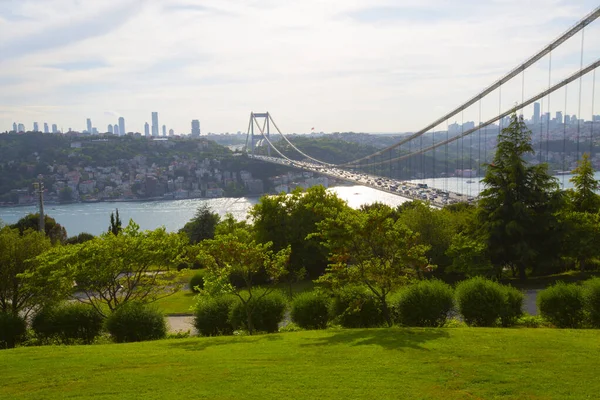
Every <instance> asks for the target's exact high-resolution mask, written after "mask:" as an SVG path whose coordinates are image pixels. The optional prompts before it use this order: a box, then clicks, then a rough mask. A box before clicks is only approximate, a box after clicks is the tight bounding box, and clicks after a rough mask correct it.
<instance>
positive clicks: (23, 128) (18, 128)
mask: <svg viewBox="0 0 600 400" xmlns="http://www.w3.org/2000/svg"><path fill="white" fill-rule="evenodd" d="M17 132H25V125H23V124H19V125H17Z"/></svg>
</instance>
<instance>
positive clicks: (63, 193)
mask: <svg viewBox="0 0 600 400" xmlns="http://www.w3.org/2000/svg"><path fill="white" fill-rule="evenodd" d="M58 201H59V202H61V203H69V202H71V201H73V189H71V188H70V187H68V186H67V187H65V188H62V189H61V190H60V192H58Z"/></svg>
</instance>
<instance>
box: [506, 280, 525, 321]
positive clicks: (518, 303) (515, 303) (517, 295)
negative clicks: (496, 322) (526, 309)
mask: <svg viewBox="0 0 600 400" xmlns="http://www.w3.org/2000/svg"><path fill="white" fill-rule="evenodd" d="M501 287H502V290H503V292H504V307H502V309H501V310H500V322H501V323H502V326H504V327H507V326H513V325H515V324H516V323H517V320H518V319H519V318H521V316H522V315H523V301H524V300H525V295H523V292H521V291H520V290H519V289H516V288H514V287H512V286H501Z"/></svg>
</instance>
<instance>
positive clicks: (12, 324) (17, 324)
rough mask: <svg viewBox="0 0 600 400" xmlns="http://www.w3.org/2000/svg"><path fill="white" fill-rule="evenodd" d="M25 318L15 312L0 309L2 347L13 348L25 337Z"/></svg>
mask: <svg viewBox="0 0 600 400" xmlns="http://www.w3.org/2000/svg"><path fill="white" fill-rule="evenodd" d="M26 330H27V325H26V323H25V320H24V319H23V318H22V317H20V316H18V315H15V314H11V313H7V312H4V311H0V349H12V348H13V347H15V345H17V344H19V343H21V341H22V340H23V338H24V337H25V333H26Z"/></svg>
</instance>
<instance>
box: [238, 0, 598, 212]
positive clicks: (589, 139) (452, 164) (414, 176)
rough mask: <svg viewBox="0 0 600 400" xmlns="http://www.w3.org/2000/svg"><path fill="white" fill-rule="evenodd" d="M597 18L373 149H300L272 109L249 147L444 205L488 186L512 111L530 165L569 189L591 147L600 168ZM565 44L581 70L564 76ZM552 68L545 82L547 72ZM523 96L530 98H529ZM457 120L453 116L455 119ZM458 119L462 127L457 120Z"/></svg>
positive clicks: (261, 116) (274, 158) (258, 119)
mask: <svg viewBox="0 0 600 400" xmlns="http://www.w3.org/2000/svg"><path fill="white" fill-rule="evenodd" d="M598 17H600V7H597V8H596V9H594V10H593V11H592V12H590V13H589V14H588V15H586V16H584V17H583V18H582V19H580V20H579V21H578V22H577V23H576V24H574V25H573V26H571V27H570V28H569V29H568V30H566V31H565V32H564V33H562V34H561V35H559V36H558V37H557V38H555V39H554V40H552V41H551V42H550V43H549V44H547V45H546V46H544V47H543V48H542V49H541V50H539V51H538V52H536V53H535V54H533V55H532V56H531V57H529V58H527V59H526V60H525V61H524V62H522V63H521V64H519V65H518V66H517V67H515V68H513V69H511V70H510V71H509V72H508V73H507V74H506V75H504V76H502V77H501V78H500V79H498V80H496V81H495V82H493V83H492V84H490V85H489V86H487V87H485V88H484V89H483V90H481V91H480V92H479V93H477V94H476V95H475V96H473V97H471V98H470V99H468V100H467V101H465V102H464V103H462V104H460V105H459V106H458V107H456V108H455V109H453V110H452V111H450V112H448V113H446V114H444V115H442V116H440V117H438V118H437V119H435V120H434V121H433V122H432V123H430V124H429V125H427V126H425V127H424V128H422V129H420V130H419V131H417V132H414V133H411V134H407V135H403V136H400V137H399V138H398V141H397V142H396V143H394V144H393V145H390V146H388V147H385V148H383V149H381V150H377V151H375V152H374V153H372V154H369V155H366V156H363V157H360V158H357V159H354V160H352V161H347V162H343V163H337V164H334V163H331V162H325V161H322V160H319V159H316V158H314V157H312V156H310V155H309V154H306V153H305V152H303V151H302V150H301V149H299V148H298V147H297V146H295V145H294V143H293V142H292V141H291V140H290V139H289V138H288V137H287V136H286V135H285V134H283V133H282V131H281V130H280V129H279V127H278V126H277V124H276V123H275V121H274V120H273V118H272V116H271V114H270V113H268V112H261V113H254V112H253V113H251V114H250V121H249V123H248V131H247V137H246V146H245V151H246V153H247V154H248V156H249V157H252V158H254V159H257V160H260V161H264V162H269V163H275V164H283V165H287V166H291V167H294V168H299V169H302V170H308V171H312V172H315V173H317V174H321V175H326V176H330V177H333V178H336V179H341V180H345V181H349V182H354V183H357V184H360V185H365V186H370V187H373V188H375V189H379V190H384V191H387V192H390V193H393V194H396V195H399V196H404V197H407V198H412V199H423V200H429V201H431V202H433V203H434V204H436V205H440V206H443V205H447V204H452V203H456V202H460V201H469V202H471V201H475V200H476V198H477V195H478V194H479V192H480V191H481V190H482V183H481V178H482V176H483V174H484V171H483V169H484V166H485V163H487V162H490V161H491V158H492V157H493V154H494V151H495V147H494V146H495V143H496V139H497V135H498V134H499V133H500V132H501V130H502V128H503V127H506V126H507V123H508V120H509V118H510V116H511V115H512V114H515V113H516V114H518V115H519V116H520V117H522V118H523V119H524V120H525V122H526V124H527V126H528V128H529V129H530V130H531V131H532V139H533V145H534V148H535V154H533V155H532V156H531V159H530V160H528V161H529V162H531V163H542V162H545V163H548V164H549V166H550V170H551V172H553V173H555V174H556V175H558V176H562V182H561V183H562V185H563V186H565V183H566V182H565V179H566V178H565V176H566V174H567V173H568V171H571V170H572V169H574V167H575V166H576V164H577V162H578V161H579V159H580V158H581V156H582V155H583V153H585V152H587V153H589V154H590V158H591V159H592V162H595V163H596V166H600V157H598V155H599V154H600V153H599V152H598V148H599V147H600V140H599V139H600V115H597V114H600V111H597V110H596V109H595V94H596V69H597V68H598V67H599V66H600V42H598V38H599V37H600V34H597V33H595V32H594V30H593V28H595V27H597V25H598V24H597V23H596V25H595V26H594V25H592V23H593V22H594V21H596V20H597V19H598ZM586 31H588V32H590V31H591V34H590V33H588V36H591V38H592V39H591V40H589V39H588V46H586V40H585V38H586V35H585V33H586ZM569 46H570V47H569ZM573 46H576V50H575V51H573V50H572V49H573ZM565 48H566V49H567V50H566V52H567V55H570V58H571V59H574V58H575V57H576V58H577V59H578V60H577V61H579V62H577V63H572V64H574V65H575V64H576V68H575V70H574V71H571V73H570V74H566V75H564V72H563V70H565V69H566V66H565V62H564V59H565V58H566V55H565V50H562V49H565ZM569 49H570V50H569ZM569 51H570V53H569ZM553 55H554V58H555V62H554V65H553V62H552V60H553ZM588 59H590V61H589V62H587V63H586V64H584V60H586V61H587V60H588ZM546 65H547V77H548V79H547V81H546V80H545V78H544V77H543V75H545V74H546V72H545V71H546ZM556 69H558V70H560V72H561V73H562V74H563V75H559V78H558V79H557V78H556V75H557V74H556V72H555V73H554V74H553V71H555V70H556ZM519 77H520V79H519ZM519 81H520V82H519ZM526 83H529V84H528V85H526ZM526 92H527V93H530V92H531V93H534V94H533V95H529V96H528V97H526ZM557 105H558V106H557ZM582 107H583V108H582ZM552 112H555V114H554V115H555V117H554V118H553V117H552ZM568 112H572V113H573V115H569V114H568ZM575 113H576V114H575ZM596 113H597V114H596ZM526 115H527V116H531V118H526V117H525V116H526ZM465 116H466V117H467V121H466V122H465ZM469 118H470V119H472V120H471V121H469V120H468V119H469ZM452 119H454V120H455V122H454V123H452V124H450V121H451V120H452ZM458 119H459V120H460V123H458V122H456V121H457V120H458ZM475 121H477V122H475ZM271 133H273V136H271ZM280 143H283V144H285V147H286V149H287V150H289V149H291V150H292V152H293V155H292V154H290V152H289V151H287V154H284V151H282V150H281V149H278V147H277V145H279V144H280ZM259 153H261V154H259ZM560 180H561V179H559V181H560Z"/></svg>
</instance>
